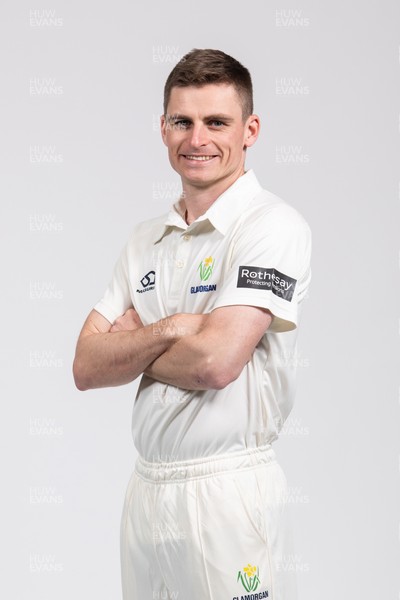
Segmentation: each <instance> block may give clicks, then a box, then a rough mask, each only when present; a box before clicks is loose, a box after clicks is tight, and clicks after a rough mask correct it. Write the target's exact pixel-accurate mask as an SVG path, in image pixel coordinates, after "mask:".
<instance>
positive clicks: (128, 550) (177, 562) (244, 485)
mask: <svg viewBox="0 0 400 600" xmlns="http://www.w3.org/2000/svg"><path fill="white" fill-rule="evenodd" d="M287 508H288V503H287V483H286V478H285V475H284V473H283V471H282V469H281V467H280V466H279V464H278V463H277V461H276V458H275V453H274V451H273V449H272V448H271V446H270V445H268V446H263V447H260V448H253V449H249V450H244V451H240V452H232V453H229V454H223V455H221V454H219V455H216V456H211V457H208V458H206V459H196V460H190V461H179V462H168V463H165V462H161V463H160V462H158V463H151V462H148V461H145V460H143V459H142V458H141V457H139V458H138V459H137V461H136V464H135V470H134V472H133V474H132V477H131V479H130V481H129V484H128V488H127V492H126V497H125V503H124V508H123V513H122V519H121V570H122V590H123V600H164V599H171V598H173V599H176V600H260V599H261V598H268V599H269V600H296V598H297V594H296V580H295V574H294V571H293V570H292V569H290V570H288V569H287V568H285V565H286V566H287V564H288V560H290V558H289V557H290V556H293V547H292V541H291V528H290V525H289V523H288V515H287Z"/></svg>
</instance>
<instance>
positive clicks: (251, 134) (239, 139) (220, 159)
mask: <svg viewBox="0 0 400 600" xmlns="http://www.w3.org/2000/svg"><path fill="white" fill-rule="evenodd" d="M258 130H259V120H258V117H257V116H256V115H251V116H250V117H248V119H246V121H245V122H243V115H242V104H241V101H240V97H239V95H238V93H237V92H236V90H235V88H234V87H233V85H229V84H207V85H204V86H202V87H195V86H189V87H173V88H172V90H171V96H170V100H169V103H168V107H167V115H166V116H164V115H163V116H162V117H161V132H162V137H163V141H164V143H165V145H166V146H167V147H168V155H169V160H170V163H171V166H172V168H173V169H175V171H177V172H178V173H179V174H180V176H181V177H182V181H183V183H184V184H186V185H190V186H193V187H197V188H207V187H212V186H214V185H215V184H217V183H219V182H223V181H224V180H225V181H226V182H227V183H229V182H233V181H234V180H235V179H237V177H240V175H242V174H243V173H244V160H245V148H247V147H249V146H252V145H253V144H254V142H255V141H256V139H257V135H258Z"/></svg>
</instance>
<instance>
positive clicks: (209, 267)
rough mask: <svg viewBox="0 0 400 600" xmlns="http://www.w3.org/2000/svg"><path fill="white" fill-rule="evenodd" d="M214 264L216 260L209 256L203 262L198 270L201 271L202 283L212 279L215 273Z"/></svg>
mask: <svg viewBox="0 0 400 600" xmlns="http://www.w3.org/2000/svg"><path fill="white" fill-rule="evenodd" d="M214 263H215V260H214V259H213V257H212V256H208V257H207V258H205V259H204V260H202V261H201V263H200V264H199V266H198V269H197V270H198V271H200V279H201V280H202V281H207V279H210V277H211V275H212V272H213V268H214Z"/></svg>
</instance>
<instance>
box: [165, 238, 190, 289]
mask: <svg viewBox="0 0 400 600" xmlns="http://www.w3.org/2000/svg"><path fill="white" fill-rule="evenodd" d="M192 237H193V236H192V235H191V234H190V233H188V232H187V231H183V232H179V233H178V239H177V246H176V254H175V259H174V264H173V269H172V280H171V287H170V298H171V300H174V301H177V300H178V299H179V298H180V296H181V295H182V292H183V291H184V290H183V285H184V280H185V276H186V273H187V269H188V268H190V253H191V247H192V243H193V240H192Z"/></svg>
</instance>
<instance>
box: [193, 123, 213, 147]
mask: <svg viewBox="0 0 400 600" xmlns="http://www.w3.org/2000/svg"><path fill="white" fill-rule="evenodd" d="M209 141H210V140H209V136H208V130H207V127H206V126H205V125H204V123H194V124H193V127H192V130H191V136H190V143H191V145H192V147H193V148H200V147H201V146H206V145H207V144H208V142H209Z"/></svg>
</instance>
